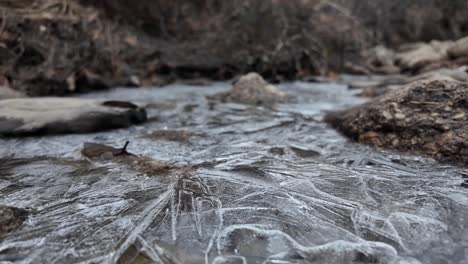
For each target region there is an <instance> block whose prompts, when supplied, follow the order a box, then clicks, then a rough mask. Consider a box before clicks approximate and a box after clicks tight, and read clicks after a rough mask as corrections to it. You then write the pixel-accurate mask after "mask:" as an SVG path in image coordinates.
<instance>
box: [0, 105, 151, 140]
mask: <svg viewBox="0 0 468 264" xmlns="http://www.w3.org/2000/svg"><path fill="white" fill-rule="evenodd" d="M146 119H147V115H146V110H145V109H144V108H142V107H140V106H137V105H136V104H133V103H130V102H123V101H105V100H90V99H77V98H54V97H49V98H21V99H8V100H1V101H0V135H4V136H28V135H44V134H61V133H90V132H96V131H101V130H107V129H114V128H124V127H128V126H131V125H133V124H138V123H142V122H144V121H146Z"/></svg>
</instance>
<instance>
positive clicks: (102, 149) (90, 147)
mask: <svg viewBox="0 0 468 264" xmlns="http://www.w3.org/2000/svg"><path fill="white" fill-rule="evenodd" d="M128 144H129V142H127V143H126V144H125V146H124V147H123V148H121V149H118V148H114V147H111V146H106V145H102V144H97V143H85V144H84V147H83V149H82V150H81V154H82V155H83V156H85V157H86V158H89V159H91V160H97V161H112V162H114V163H118V164H122V165H127V166H129V167H130V168H131V169H134V170H136V171H138V172H140V173H143V174H160V173H164V172H167V171H170V170H171V169H174V168H176V167H175V166H174V165H172V164H169V163H165V162H161V161H157V160H153V159H150V158H147V157H142V156H138V155H135V154H132V153H130V152H127V146H128Z"/></svg>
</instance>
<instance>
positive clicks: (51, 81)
mask: <svg viewBox="0 0 468 264" xmlns="http://www.w3.org/2000/svg"><path fill="white" fill-rule="evenodd" d="M0 7H1V8H0V11H1V12H0V15H1V21H0V36H1V37H0V64H1V65H0V79H2V80H3V83H6V82H8V83H9V85H10V86H12V87H13V88H15V89H18V90H21V91H23V92H26V93H27V94H29V95H47V94H59V95H60V94H67V93H69V92H70V91H72V92H81V91H86V90H95V89H101V88H106V87H112V86H150V85H162V84H167V83H170V82H173V81H176V80H180V79H189V80H196V81H197V80H198V81H199V79H200V78H207V79H214V80H224V79H230V78H233V77H234V76H236V75H238V74H242V73H246V72H249V71H256V72H258V73H260V74H262V75H263V76H264V77H265V78H267V79H269V80H271V81H282V80H290V79H301V78H306V77H307V76H311V75H326V76H330V75H334V74H336V73H342V72H347V71H355V70H356V67H350V65H360V64H362V63H363V62H362V61H363V60H364V58H363V55H362V54H363V51H365V50H367V49H369V48H371V47H374V46H376V45H379V44H383V45H385V46H387V47H390V48H395V47H398V46H400V45H402V44H404V43H414V42H428V41H431V40H456V39H459V38H461V37H463V36H465V35H466V34H467V31H468V16H466V12H467V11H468V2H467V1H465V0H451V1H446V0H397V1H387V0H372V1H362V0H329V1H326V0H289V1H281V0H263V1H260V0H239V1H219V0H192V1H187V0H172V1H165V0H151V1H150V0H135V1H131V2H130V1H125V0H102V1H92V0H0ZM0 81H1V80H0Z"/></svg>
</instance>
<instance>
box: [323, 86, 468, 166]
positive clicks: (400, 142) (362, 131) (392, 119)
mask: <svg viewBox="0 0 468 264" xmlns="http://www.w3.org/2000/svg"><path fill="white" fill-rule="evenodd" d="M325 119H326V121H327V122H328V123H330V124H331V125H332V126H333V127H335V128H336V129H338V130H339V131H341V132H342V133H344V134H345V135H347V136H349V137H350V138H352V139H354V140H356V141H358V142H361V143H366V144H370V145H373V146H376V147H381V148H390V149H397V150H400V151H408V152H416V153H424V154H427V155H430V156H432V157H434V158H435V159H438V160H441V161H448V162H457V163H460V164H463V165H468V84H466V83H462V82H458V81H455V80H451V79H447V78H446V79H441V80H425V81H417V82H414V83H412V84H410V85H408V86H405V87H402V88H400V89H396V90H393V91H389V92H388V93H386V94H385V95H383V96H380V97H377V98H375V99H374V100H372V101H370V102H368V103H366V104H364V105H360V106H356V107H354V108H352V109H350V110H346V111H341V112H337V113H332V114H329V115H328V116H327V117H326V118H325Z"/></svg>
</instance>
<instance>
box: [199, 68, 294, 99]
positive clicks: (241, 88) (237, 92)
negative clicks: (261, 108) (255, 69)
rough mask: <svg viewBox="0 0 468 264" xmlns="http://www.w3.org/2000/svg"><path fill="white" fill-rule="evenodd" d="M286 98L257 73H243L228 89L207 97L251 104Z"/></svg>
mask: <svg viewBox="0 0 468 264" xmlns="http://www.w3.org/2000/svg"><path fill="white" fill-rule="evenodd" d="M286 99H287V96H286V94H285V93H284V92H282V91H281V90H280V89H278V88H277V87H276V86H273V85H272V84H270V83H268V82H267V81H265V80H264V79H263V77H262V76H260V75H259V74H258V73H249V74H247V75H244V76H242V77H240V78H239V79H238V80H237V81H236V82H235V83H234V85H233V87H232V89H231V90H230V91H228V92H223V93H219V94H216V95H213V96H209V97H208V100H210V101H221V102H234V103H242V104H252V105H269V104H274V103H279V102H284V101H285V100H286Z"/></svg>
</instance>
